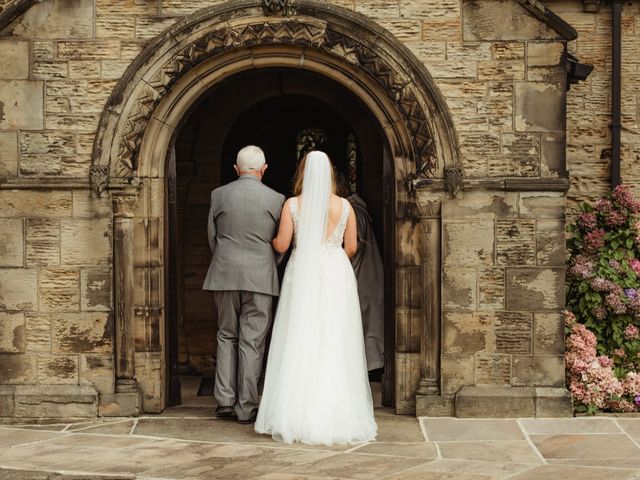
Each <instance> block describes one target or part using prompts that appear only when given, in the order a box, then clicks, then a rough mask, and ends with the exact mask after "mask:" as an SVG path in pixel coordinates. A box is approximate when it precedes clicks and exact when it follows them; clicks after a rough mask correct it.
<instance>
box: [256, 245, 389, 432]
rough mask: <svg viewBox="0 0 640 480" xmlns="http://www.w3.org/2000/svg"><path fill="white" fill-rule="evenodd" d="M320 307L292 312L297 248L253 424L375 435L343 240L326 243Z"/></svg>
mask: <svg viewBox="0 0 640 480" xmlns="http://www.w3.org/2000/svg"><path fill="white" fill-rule="evenodd" d="M319 263H320V272H319V275H320V284H319V288H318V291H317V294H318V295H319V296H320V298H319V302H317V305H319V308H313V309H310V310H309V311H306V312H305V313H304V314H303V315H300V316H299V317H300V318H293V316H294V315H293V314H292V309H293V308H292V307H293V298H294V296H295V295H296V288H297V286H296V285H294V282H293V281H292V279H293V274H294V270H295V268H296V254H295V250H294V253H293V254H292V256H291V258H290V260H289V263H288V265H287V269H286V272H285V276H284V280H283V283H282V287H281V290H280V300H279V303H278V309H277V312H276V317H275V323H274V328H273V335H272V339H271V346H270V349H269V355H268V360H267V370H266V377H265V384H264V392H263V394H262V399H261V401H260V408H259V410H258V417H257V420H256V424H255V430H256V432H258V433H264V434H270V435H272V437H273V438H274V440H277V441H281V442H284V443H293V442H301V443H306V444H325V445H332V444H335V443H338V444H345V443H349V444H353V443H361V442H367V441H371V440H373V439H375V436H376V433H377V426H376V423H375V419H374V415H373V401H372V398H371V388H370V386H369V380H368V376H367V363H366V357H365V350H364V338H363V333H362V320H361V316H360V305H359V301H358V289H357V284H356V279H355V275H354V273H353V269H352V267H351V264H350V262H349V259H348V258H347V256H346V254H345V253H344V251H343V250H342V248H335V247H331V246H326V247H324V248H323V249H322V259H321V261H320V262H319Z"/></svg>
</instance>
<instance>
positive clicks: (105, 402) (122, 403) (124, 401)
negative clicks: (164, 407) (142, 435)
mask: <svg viewBox="0 0 640 480" xmlns="http://www.w3.org/2000/svg"><path fill="white" fill-rule="evenodd" d="M141 396H142V395H141V392H126V393H107V394H105V395H100V405H99V406H98V412H99V415H100V416H101V417H137V416H138V415H140V414H141V413H142V412H143V411H145V412H151V411H153V410H147V409H146V407H143V406H142V399H141ZM143 408H144V410H143ZM156 413H159V410H158V411H156Z"/></svg>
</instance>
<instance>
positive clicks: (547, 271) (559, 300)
mask: <svg viewBox="0 0 640 480" xmlns="http://www.w3.org/2000/svg"><path fill="white" fill-rule="evenodd" d="M564 279H565V270H564V268H515V267H514V268H509V267H507V276H506V292H507V293H506V308H507V309H508V310H524V311H531V312H535V311H549V310H552V311H553V310H555V311H557V310H559V309H561V308H562V307H563V306H564Z"/></svg>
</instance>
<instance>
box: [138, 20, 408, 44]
mask: <svg viewBox="0 0 640 480" xmlns="http://www.w3.org/2000/svg"><path fill="white" fill-rule="evenodd" d="M177 20H178V19H177V18H175V17H169V18H167V17H144V16H140V17H137V18H136V31H135V36H136V38H142V39H149V38H153V37H155V36H156V35H159V34H160V33H162V32H163V31H164V30H166V29H167V28H169V27H170V26H171V25H173V24H174V23H176V21H177ZM419 34H420V31H419V30H418V35H419Z"/></svg>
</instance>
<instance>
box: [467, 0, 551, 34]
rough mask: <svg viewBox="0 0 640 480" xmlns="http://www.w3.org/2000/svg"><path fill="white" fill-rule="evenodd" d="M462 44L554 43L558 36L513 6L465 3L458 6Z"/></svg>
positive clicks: (498, 1) (483, 0)
mask: <svg viewBox="0 0 640 480" xmlns="http://www.w3.org/2000/svg"><path fill="white" fill-rule="evenodd" d="M462 20H463V32H464V40H465V41H478V40H532V39H541V40H542V39H556V38H558V37H559V35H558V34H557V33H556V32H555V31H554V30H553V29H552V28H551V27H549V26H547V25H545V24H544V23H543V22H540V21H539V20H538V19H536V18H534V17H533V16H532V15H531V14H530V13H529V12H527V11H526V10H525V9H524V8H523V7H522V6H520V5H519V4H518V3H517V2H504V1H502V0H465V1H463V2H462Z"/></svg>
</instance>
